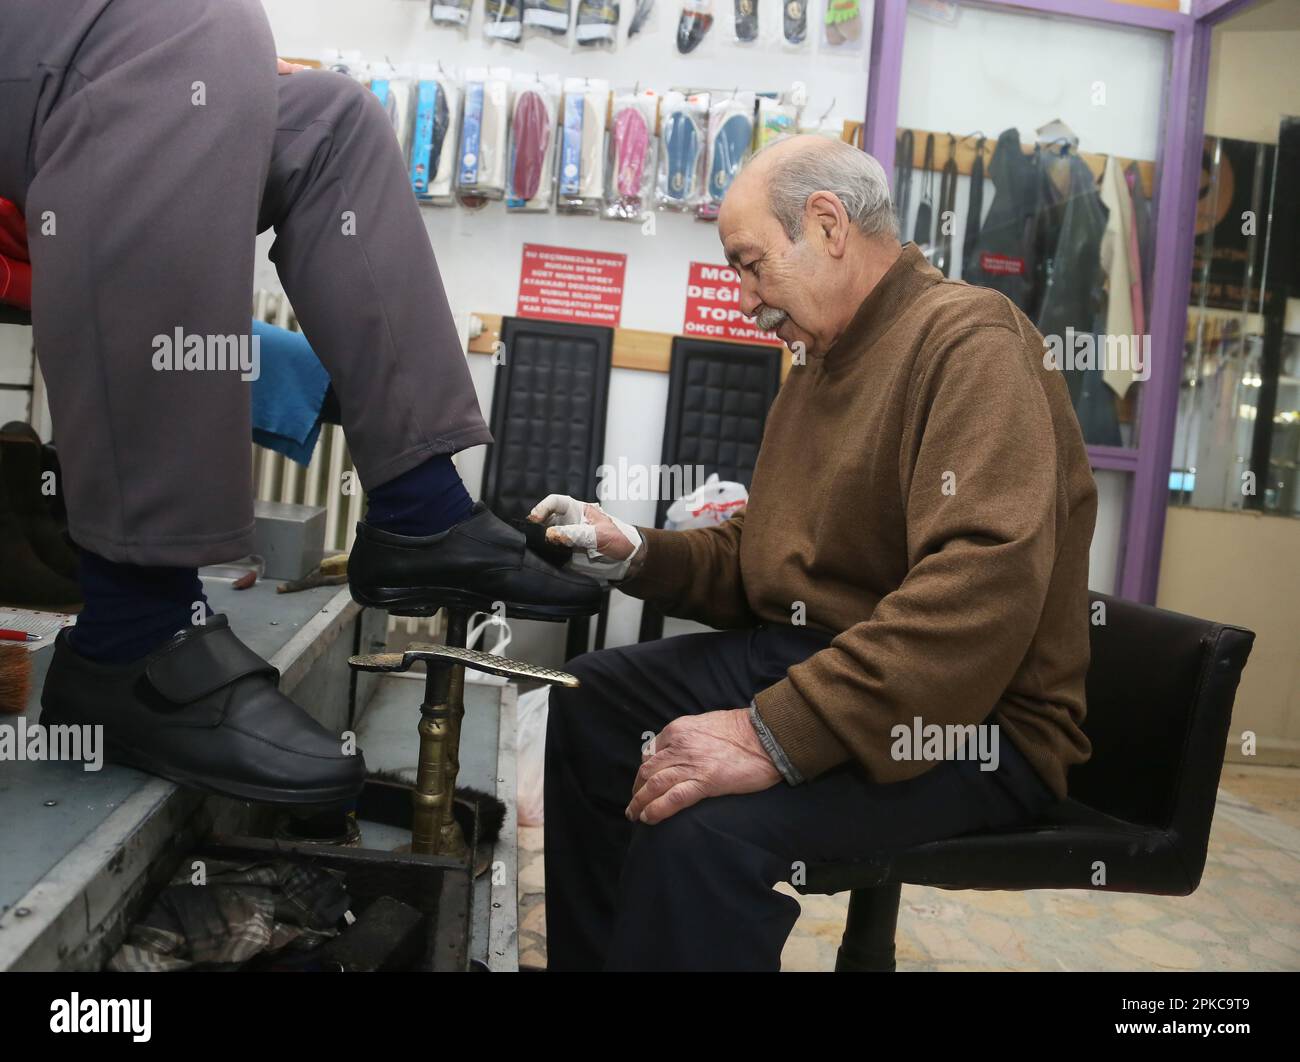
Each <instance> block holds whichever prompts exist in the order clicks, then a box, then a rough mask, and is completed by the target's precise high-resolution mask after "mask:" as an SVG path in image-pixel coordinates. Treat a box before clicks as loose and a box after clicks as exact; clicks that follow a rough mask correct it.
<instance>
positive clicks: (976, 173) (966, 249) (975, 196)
mask: <svg viewBox="0 0 1300 1062" xmlns="http://www.w3.org/2000/svg"><path fill="white" fill-rule="evenodd" d="M983 216H984V137H980V138H979V139H978V140H977V141H975V161H974V162H973V163H971V168H970V202H969V205H968V206H967V208H966V235H965V236H964V237H963V238H962V243H961V262H962V266H961V267H962V271H963V272H964V271H965V270H966V268H967V263H968V262H970V261H971V260H972V259H973V258H974V256H975V244H976V243H977V242H979V238H980V224H981V219H982V218H983Z"/></svg>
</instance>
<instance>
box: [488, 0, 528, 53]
mask: <svg viewBox="0 0 1300 1062" xmlns="http://www.w3.org/2000/svg"><path fill="white" fill-rule="evenodd" d="M523 35H524V11H523V0H483V36H485V37H487V38H488V39H489V40H496V41H509V42H510V43H511V44H518V43H519V41H520V39H521V38H522V37H523Z"/></svg>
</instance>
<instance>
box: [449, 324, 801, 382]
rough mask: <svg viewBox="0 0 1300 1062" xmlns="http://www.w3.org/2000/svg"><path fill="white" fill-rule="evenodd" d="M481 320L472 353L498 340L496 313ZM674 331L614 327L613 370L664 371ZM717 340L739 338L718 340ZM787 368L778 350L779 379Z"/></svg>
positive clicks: (784, 353)
mask: <svg viewBox="0 0 1300 1062" xmlns="http://www.w3.org/2000/svg"><path fill="white" fill-rule="evenodd" d="M474 316H475V317H477V318H478V319H479V320H480V321H482V322H483V331H482V332H480V333H479V334H478V335H477V336H475V337H474V338H473V339H471V340H470V341H469V347H468V350H469V352H470V353H471V354H491V353H492V352H493V351H494V350H495V349H496V344H497V342H498V341H499V340H500V339H501V320H502V315H501V314H499V313H475V314H474ZM674 338H675V337H674V335H673V333H670V332H647V331H645V330H643V329H640V328H615V329H614V351H613V359H612V364H613V366H614V368H616V369H637V370H639V371H641V372H667V371H668V363H669V361H670V360H671V357H672V350H673V339H674ZM717 342H720V343H731V342H739V340H728V339H718V340H717ZM789 370H790V351H789V349H788V348H783V349H782V351H781V379H783V380H784V379H785V375H786V373H787V372H789Z"/></svg>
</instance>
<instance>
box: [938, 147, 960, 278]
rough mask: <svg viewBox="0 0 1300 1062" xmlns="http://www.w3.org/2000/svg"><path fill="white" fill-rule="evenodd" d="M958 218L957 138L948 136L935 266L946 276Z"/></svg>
mask: <svg viewBox="0 0 1300 1062" xmlns="http://www.w3.org/2000/svg"><path fill="white" fill-rule="evenodd" d="M956 220H957V138H956V137H954V136H952V135H951V134H949V136H948V161H947V162H945V163H944V164H943V177H942V179H941V180H940V182H939V232H938V239H939V252H938V254H937V255H936V256H935V260H934V264H935V268H937V269H938V270H939V272H940V273H942V274H943V275H944V276H948V275H949V273H950V271H951V269H952V228H953V225H954V224H955V223H956Z"/></svg>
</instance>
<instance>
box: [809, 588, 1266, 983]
mask: <svg viewBox="0 0 1300 1062" xmlns="http://www.w3.org/2000/svg"><path fill="white" fill-rule="evenodd" d="M1092 598H1093V607H1094V609H1096V606H1097V603H1098V602H1100V603H1101V604H1103V605H1104V606H1105V623H1104V624H1100V625H1094V626H1093V627H1092V664H1091V666H1090V667H1089V669H1088V679H1087V697H1088V714H1087V719H1086V720H1085V723H1084V731H1085V732H1086V733H1087V735H1088V738H1089V740H1090V741H1091V742H1092V758H1091V759H1090V760H1089V761H1088V762H1087V763H1085V764H1083V765H1082V766H1080V767H1077V768H1074V769H1073V770H1072V771H1071V773H1070V779H1069V787H1070V796H1069V799H1068V800H1066V801H1064V802H1062V803H1061V804H1059V805H1057V806H1056V807H1055V808H1054V809H1052V810H1051V811H1050V812H1049V813H1048V814H1047V815H1046V816H1045V817H1044V818H1043V819H1042V820H1041V821H1039V822H1036V823H1034V824H1033V825H1031V826H1027V827H1024V828H1021V829H1015V830H1007V831H1003V832H995V833H987V834H972V835H966V836H962V837H956V838H953V839H951V840H946V841H936V842H932V843H929V844H923V845H918V846H917V847H915V848H909V849H906V850H903V851H897V852H890V853H882V854H880V855H879V856H878V857H875V858H873V859H869V860H864V861H861V862H854V863H836V864H819V865H815V866H810V867H809V868H808V870H807V877H806V882H805V883H804V884H803V885H802V886H799V887H798V889H799V891H800V892H802V893H822V894H833V893H838V892H844V891H848V890H851V891H852V896H851V897H850V899H849V916H848V923H847V925H846V927H845V931H844V937H843V940H842V942H841V944H840V949H839V955H838V958H837V960H836V963H835V969H836V970H837V971H865V970H884V971H890V970H893V969H894V935H895V931H896V929H897V924H898V904H899V893H900V889H901V887H902V885H903V884H905V883H906V884H913V885H930V886H934V887H937V888H941V889H1003V890H1022V889H1101V890H1104V891H1107V892H1139V893H1150V894H1154V895H1164V896H1186V895H1188V894H1189V893H1191V892H1193V891H1195V889H1196V887H1197V885H1199V884H1200V880H1201V872H1202V870H1203V869H1204V867H1205V853H1206V847H1207V845H1208V844H1209V837H1210V821H1211V819H1212V818H1213V815H1214V803H1215V796H1216V792H1217V789H1218V784H1219V775H1220V772H1221V771H1222V769H1223V756H1224V750H1225V747H1226V742H1227V738H1228V726H1229V723H1230V721H1231V718H1232V702H1233V698H1234V697H1235V695H1236V691H1237V683H1238V681H1239V680H1240V678H1241V672H1242V669H1243V668H1244V667H1245V665H1246V658H1247V657H1248V656H1249V655H1250V649H1251V645H1252V643H1253V642H1254V640H1255V635H1254V634H1253V633H1252V632H1251V631H1247V630H1243V629H1242V628H1240V627H1230V626H1226V625H1224V624H1219V623H1210V622H1208V621H1207V620H1200V619H1193V618H1192V617H1191V616H1183V615H1180V614H1178V613H1176V612H1167V611H1164V610H1163V609H1157V608H1152V607H1150V606H1148V605H1139V604H1136V603H1134V602H1131V601H1125V600H1122V599H1120V598H1113V597H1107V596H1105V595H1102V594H1094V595H1092ZM1103 872H1104V875H1105V878H1104V882H1105V883H1104V885H1103V884H1101V883H1100V880H1099V877H1098V876H1099V875H1100V874H1101V873H1103Z"/></svg>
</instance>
